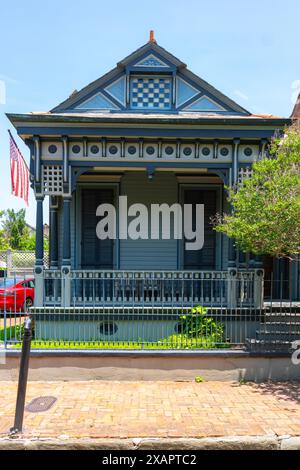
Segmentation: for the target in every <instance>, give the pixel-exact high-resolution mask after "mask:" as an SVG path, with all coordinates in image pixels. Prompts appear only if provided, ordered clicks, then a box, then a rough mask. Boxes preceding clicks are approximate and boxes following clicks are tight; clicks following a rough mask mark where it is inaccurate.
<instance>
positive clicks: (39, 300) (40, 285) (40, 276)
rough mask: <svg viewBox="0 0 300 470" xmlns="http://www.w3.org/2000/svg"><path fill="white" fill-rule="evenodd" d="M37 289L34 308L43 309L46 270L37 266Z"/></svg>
mask: <svg viewBox="0 0 300 470" xmlns="http://www.w3.org/2000/svg"><path fill="white" fill-rule="evenodd" d="M34 279H35V289H34V306H35V307H42V306H43V302H44V269H43V267H42V266H37V267H36V268H35V270H34Z"/></svg>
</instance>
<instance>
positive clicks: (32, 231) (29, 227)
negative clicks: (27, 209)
mask: <svg viewBox="0 0 300 470" xmlns="http://www.w3.org/2000/svg"><path fill="white" fill-rule="evenodd" d="M26 227H27V230H28V232H29V235H35V232H36V230H35V227H32V225H29V224H27V223H26ZM43 231H44V237H46V238H49V225H48V224H44V230H43Z"/></svg>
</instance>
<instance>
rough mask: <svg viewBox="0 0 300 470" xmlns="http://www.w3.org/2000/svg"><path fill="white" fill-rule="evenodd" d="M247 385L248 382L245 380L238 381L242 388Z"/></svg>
mask: <svg viewBox="0 0 300 470" xmlns="http://www.w3.org/2000/svg"><path fill="white" fill-rule="evenodd" d="M247 383H248V380H246V379H240V380H239V384H240V386H242V385H247Z"/></svg>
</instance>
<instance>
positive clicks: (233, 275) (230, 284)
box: [227, 268, 237, 309]
mask: <svg viewBox="0 0 300 470" xmlns="http://www.w3.org/2000/svg"><path fill="white" fill-rule="evenodd" d="M236 306H237V269H235V268H230V269H228V277H227V307H228V308H230V309H233V308H236Z"/></svg>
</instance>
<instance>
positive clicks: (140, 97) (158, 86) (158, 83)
mask: <svg viewBox="0 0 300 470" xmlns="http://www.w3.org/2000/svg"><path fill="white" fill-rule="evenodd" d="M131 107H132V108H133V109H154V110H155V109H157V110H164V109H170V108H171V79H170V78H162V77H133V78H132V79H131Z"/></svg>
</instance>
